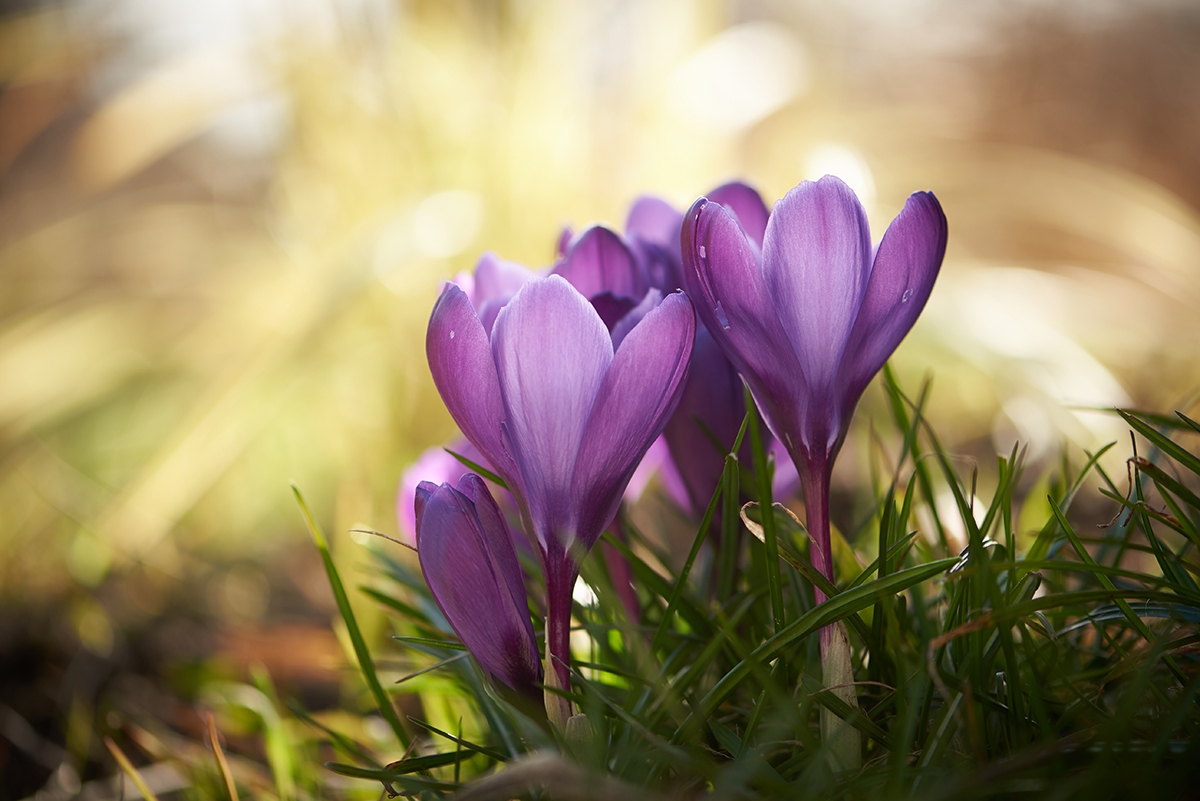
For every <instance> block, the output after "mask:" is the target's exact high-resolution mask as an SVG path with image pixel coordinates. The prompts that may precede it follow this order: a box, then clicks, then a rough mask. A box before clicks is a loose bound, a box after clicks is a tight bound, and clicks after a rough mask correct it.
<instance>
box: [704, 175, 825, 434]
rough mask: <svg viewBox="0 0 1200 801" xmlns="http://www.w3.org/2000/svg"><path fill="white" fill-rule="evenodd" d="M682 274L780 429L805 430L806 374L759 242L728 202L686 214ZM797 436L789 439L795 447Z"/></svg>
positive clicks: (775, 429) (772, 423) (710, 325)
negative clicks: (770, 286) (780, 314)
mask: <svg viewBox="0 0 1200 801" xmlns="http://www.w3.org/2000/svg"><path fill="white" fill-rule="evenodd" d="M681 242H682V245H683V263H684V276H685V279H686V282H687V290H688V293H689V295H690V296H691V298H692V300H693V301H694V302H695V304H696V311H697V313H698V314H699V315H700V319H701V320H702V321H703V322H704V325H705V327H707V328H708V331H709V333H711V334H712V336H713V339H714V340H715V341H716V343H717V344H718V345H719V346H720V348H721V350H722V351H723V352H724V353H725V356H726V358H728V359H729V361H730V362H732V363H733V366H734V368H735V369H736V370H737V371H738V372H739V373H741V374H742V377H743V378H744V379H746V382H747V383H748V384H749V385H750V390H751V392H753V393H754V397H755V400H757V401H758V405H759V408H760V409H761V410H762V413H763V415H764V416H765V417H766V419H767V423H768V425H770V427H771V430H772V431H773V432H774V433H775V435H776V436H777V437H779V438H780V439H783V440H785V441H786V440H787V439H788V438H789V436H799V433H800V431H801V430H802V427H801V424H802V422H803V416H804V411H805V410H804V409H803V408H802V407H801V406H800V405H799V404H798V403H797V399H802V398H805V397H806V393H807V383H806V376H805V373H804V370H803V368H802V367H801V364H800V362H799V360H798V359H797V357H796V353H795V351H793V350H792V345H791V341H790V340H789V339H788V335H787V333H786V332H785V331H784V330H783V326H781V325H780V321H779V319H778V318H777V317H776V314H775V307H774V304H773V303H772V301H771V296H770V295H769V294H768V290H767V285H766V282H765V281H764V280H763V274H762V269H761V268H760V266H759V261H758V254H757V253H755V251H754V245H753V243H751V242H750V240H749V239H747V238H746V235H745V233H743V231H742V229H741V227H740V226H739V225H738V223H737V221H736V220H734V219H733V217H732V216H730V214H729V212H727V211H726V210H725V209H724V207H722V206H720V205H718V204H716V203H712V202H709V201H708V200H707V199H705V198H701V199H699V200H697V201H696V202H695V203H694V204H693V205H692V208H691V209H690V210H689V211H688V213H687V216H686V217H685V219H684V222H683V235H682V237H681ZM798 444H799V443H795V442H789V443H788V447H789V450H790V449H791V448H792V447H794V446H795V445H798Z"/></svg>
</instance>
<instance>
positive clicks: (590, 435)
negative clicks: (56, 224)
mask: <svg viewBox="0 0 1200 801" xmlns="http://www.w3.org/2000/svg"><path fill="white" fill-rule="evenodd" d="M945 245H946V222H945V218H944V216H943V215H942V213H941V208H940V207H939V205H938V203H937V200H936V199H935V198H934V197H933V195H932V194H929V193H917V194H914V195H913V196H912V197H911V198H909V200H908V203H907V205H906V206H905V208H904V211H903V212H901V214H900V216H899V217H897V218H896V220H895V221H894V222H893V223H892V225H891V226H890V227H889V228H888V230H887V233H886V234H885V235H884V237H883V240H882V241H881V242H880V244H879V246H878V248H877V249H872V246H871V239H870V232H869V229H868V227H867V222H866V216H865V213H864V212H863V209H862V206H861V205H860V204H859V202H858V200H857V198H856V197H855V196H854V194H853V192H851V191H850V189H849V188H848V187H846V185H845V184H843V183H842V182H841V181H839V180H838V179H836V178H833V177H828V176H827V177H826V178H823V179H822V180H821V181H819V182H816V183H812V182H805V183H803V184H801V185H800V186H798V187H796V188H795V189H793V190H792V191H791V192H789V193H788V194H787V196H786V197H784V198H783V199H782V200H780V201H779V202H778V203H777V204H776V205H775V208H774V210H773V211H771V212H768V210H767V207H766V205H765V204H764V203H763V202H762V200H761V198H760V197H759V196H758V194H757V193H756V192H755V191H754V190H753V189H751V188H750V187H748V186H746V185H744V184H740V183H735V184H727V185H725V186H722V187H719V188H718V189H716V190H714V191H713V192H710V193H709V194H708V195H707V196H706V197H704V198H701V199H699V200H697V201H696V203H695V204H694V205H693V206H692V207H691V209H690V210H689V211H688V212H687V213H686V214H680V213H679V212H678V211H677V210H675V209H674V208H673V207H671V206H670V205H669V204H667V203H665V202H664V201H661V200H658V199H656V198H642V199H640V200H639V201H638V202H637V203H635V204H634V206H633V208H632V210H631V212H630V215H629V219H628V221H627V224H626V229H625V233H624V234H619V233H617V232H615V231H613V230H611V229H608V228H605V227H602V226H592V227H589V228H587V229H585V230H583V231H582V232H580V233H578V234H572V233H571V232H570V231H567V232H564V234H563V236H562V237H561V238H560V245H559V258H558V260H557V262H556V263H555V264H554V265H553V266H552V267H550V268H548V269H547V270H540V271H539V270H531V269H529V268H527V267H524V266H523V265H519V264H514V263H512V262H505V261H503V260H501V259H499V258H498V257H496V256H494V255H493V254H486V255H485V256H484V257H483V258H482V259H481V260H480V263H479V265H478V266H477V268H476V271H475V274H474V275H473V276H467V277H464V278H463V279H461V280H460V281H459V283H458V284H449V285H447V287H446V288H445V290H444V291H443V292H442V295H441V297H440V298H439V299H438V301H437V303H436V305H435V306H434V309H433V313H432V316H431V318H430V322H429V329H428V334H427V338H426V351H427V356H428V359H429V365H430V369H431V371H432V373H433V378H434V382H435V384H436V385H437V388H438V390H439V392H440V393H441V395H442V398H443V400H444V401H445V403H446V406H447V407H448V409H449V410H450V413H451V415H452V416H453V417H454V420H455V422H456V423H457V424H458V426H459V428H460V430H461V431H462V433H463V435H464V436H465V437H466V439H467V441H469V443H470V447H471V449H472V452H471V458H472V459H475V458H476V457H478V461H479V462H480V463H481V464H486V465H487V466H488V467H489V468H490V469H491V470H492V471H493V472H494V473H495V474H496V475H497V476H499V477H500V479H501V480H503V482H504V483H505V485H506V486H507V488H508V490H509V491H510V492H511V494H512V500H513V503H514V505H515V508H516V514H517V516H518V517H519V519H520V522H521V526H522V528H523V529H524V531H525V534H526V536H528V537H529V539H530V541H531V543H532V544H533V547H534V549H535V551H536V553H537V556H538V559H539V561H540V566H541V569H542V574H543V579H544V583H545V588H546V596H545V613H546V649H545V663H544V665H545V667H544V670H539V667H538V661H539V660H538V657H537V648H536V643H535V641H534V638H533V632H532V628H531V626H530V619H529V614H528V608H527V606H526V603H527V602H526V601H525V595H524V593H525V588H524V582H523V579H522V575H521V570H520V566H519V563H518V560H517V558H516V556H515V551H514V546H513V541H512V539H511V534H510V532H509V529H508V527H507V524H506V523H505V521H504V516H503V514H502V513H501V512H500V507H499V506H498V505H497V503H496V501H495V500H494V499H493V498H492V496H491V494H490V493H489V491H488V489H487V486H486V484H485V483H484V482H483V480H482V479H480V478H479V477H477V476H475V475H473V474H466V475H463V470H462V468H459V467H451V466H448V465H444V464H443V465H441V467H439V469H446V470H447V473H446V474H445V476H444V477H443V480H442V483H440V484H439V483H431V482H426V483H421V484H417V483H416V482H415V481H411V480H410V481H409V483H408V492H410V493H412V494H411V496H408V497H411V498H412V500H411V501H410V502H411V503H412V507H413V511H414V514H415V518H414V520H413V526H414V527H415V529H416V538H417V548H418V552H419V555H420V560H421V565H422V570H423V572H424V574H425V577H426V580H427V582H428V584H429V586H430V588H431V591H432V593H433V595H434V598H435V600H436V601H437V602H438V604H439V605H440V606H441V608H442V610H443V612H444V613H445V615H446V618H447V620H448V622H449V623H450V625H451V626H452V627H453V628H454V630H455V631H456V632H457V633H458V635H459V637H460V639H461V640H462V642H463V643H464V645H466V647H467V648H468V649H469V650H470V651H471V653H472V654H474V655H475V657H476V659H477V661H478V662H479V663H480V665H481V666H482V667H483V668H484V669H485V670H486V671H487V672H488V673H489V674H491V675H492V676H493V677H494V679H495V680H496V681H497V682H499V683H502V684H505V685H507V686H510V687H512V688H514V689H516V690H520V691H523V692H525V691H529V689H530V688H531V687H534V686H536V685H537V684H538V683H539V682H540V683H544V685H545V686H546V687H547V688H549V689H550V690H554V689H561V688H566V687H568V686H569V684H570V682H569V679H570V674H569V664H570V658H569V637H568V634H569V621H570V608H571V592H572V588H573V585H574V583H575V580H576V578H577V577H578V573H579V564H580V560H581V559H582V558H583V557H584V556H585V555H586V554H587V552H588V550H589V549H590V548H591V547H592V546H593V545H594V544H595V542H596V540H597V539H598V538H599V536H600V534H601V533H602V532H603V531H604V530H605V529H606V527H608V526H609V525H610V523H611V522H612V521H613V518H614V516H615V515H616V513H617V510H618V506H619V504H620V502H621V497H622V494H623V493H624V492H625V491H626V489H627V487H628V485H629V483H630V479H631V477H632V476H633V475H634V472H635V470H636V469H637V468H638V466H639V463H641V462H642V459H643V457H644V456H645V454H646V453H647V451H648V450H649V449H650V448H651V446H652V444H654V443H655V441H656V439H657V438H658V437H659V436H660V435H663V437H664V440H665V444H666V447H665V448H664V447H656V450H657V451H667V452H669V454H670V459H669V462H668V464H667V465H666V466H665V467H666V469H665V470H664V473H665V475H667V476H673V477H674V479H675V482H676V484H677V485H681V486H679V489H680V490H681V491H680V492H679V493H678V495H679V496H680V497H681V501H682V502H683V504H684V505H685V506H686V507H688V508H691V509H693V510H695V509H698V508H700V507H702V506H703V505H704V504H705V503H707V500H708V498H709V496H710V495H711V494H712V491H713V489H714V488H715V486H716V483H717V481H718V479H719V476H720V471H721V465H722V463H723V460H724V453H722V451H721V447H724V448H726V449H728V448H729V447H731V445H732V443H733V439H734V434H735V433H736V431H737V427H738V424H740V422H741V419H742V417H743V415H744V412H745V408H744V403H743V398H742V392H741V381H742V380H744V381H745V382H746V384H747V385H748V386H749V388H750V391H751V393H752V395H753V396H754V399H755V402H756V403H757V405H758V407H759V409H760V410H761V412H762V414H763V416H764V418H765V420H766V422H767V424H768V426H769V428H770V431H771V432H772V433H773V434H774V436H775V438H776V440H777V442H778V447H780V448H783V449H786V452H787V453H788V454H789V455H790V457H791V459H790V461H791V463H792V465H793V466H794V469H795V471H796V473H793V474H792V475H793V476H794V475H796V474H798V475H799V477H800V478H801V479H802V481H803V484H804V495H805V501H806V510H807V516H808V521H807V522H808V529H809V533H810V536H811V537H812V539H813V544H814V546H815V547H816V550H817V551H819V554H820V560H819V564H818V568H819V569H820V570H821V571H822V572H823V573H824V574H825V575H826V576H827V577H830V578H832V575H833V573H832V571H833V564H832V553H831V549H830V547H829V519H828V494H829V478H830V471H831V469H832V466H833V462H834V459H835V458H836V456H837V453H838V450H839V449H840V448H841V445H842V442H843V441H844V439H845V437H846V432H847V429H848V426H849V423H850V419H851V416H852V414H853V411H854V407H855V406H856V404H857V403H858V399H859V397H860V396H861V394H862V392H863V390H864V389H865V387H866V385H867V383H868V382H869V381H870V380H871V378H872V377H873V376H874V375H875V373H876V372H878V370H879V369H880V367H882V365H883V363H884V361H885V360H886V359H887V358H888V356H889V355H890V354H891V353H892V351H893V350H894V349H895V348H896V346H897V345H898V344H899V343H900V341H901V339H902V338H903V337H904V335H905V334H906V333H907V332H908V330H909V329H910V328H911V327H912V325H913V323H914V322H915V320H916V318H917V315H918V314H919V313H920V311H921V309H922V308H923V307H924V305H925V302H926V300H927V298H928V297H929V293H930V290H931V289H932V286H933V282H934V279H935V278H936V276H937V273H938V270H939V268H940V264H941V260H942V256H943V254H944V251H945ZM681 288H682V289H684V290H686V293H685V292H682V291H677V290H679V289H681ZM689 298H690V299H691V300H689ZM693 302H694V304H695V308H694V310H693ZM697 314H698V315H699V318H700V321H701V323H702V325H699V326H698V325H697V322H696V315H697ZM689 372H690V376H691V377H690V378H689ZM677 407H678V412H676V409H677ZM673 415H674V417H673ZM714 437H715V438H716V439H717V440H718V445H719V446H720V447H716V446H714V445H713V443H712V439H713V438H714ZM430 466H431V467H432V466H433V462H430ZM779 472H780V473H781V474H782V478H783V482H784V483H785V484H786V482H787V471H786V470H781V471H779ZM664 483H668V484H669V483H670V482H664ZM777 486H778V483H777ZM405 501H406V502H409V501H407V498H405ZM401 513H402V515H404V514H405V510H403V509H402V510H401ZM819 600H821V599H819ZM826 639H827V638H826V637H825V636H823V637H822V646H823V648H824V645H825V642H826ZM545 700H546V708H547V713H548V715H549V717H550V719H551V720H552V721H553V722H555V723H556V724H557V725H560V726H562V725H565V721H566V719H567V717H568V716H569V715H570V714H571V709H570V706H569V704H566V703H565V702H564V701H563V700H562V699H561V698H560V697H559V696H558V695H556V694H555V693H553V692H548V693H547V695H546V697H545Z"/></svg>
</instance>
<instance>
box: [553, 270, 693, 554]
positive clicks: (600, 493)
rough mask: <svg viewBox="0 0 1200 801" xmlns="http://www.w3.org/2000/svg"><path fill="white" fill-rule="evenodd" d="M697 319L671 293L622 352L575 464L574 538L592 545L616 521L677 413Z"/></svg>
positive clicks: (684, 301) (683, 301)
mask: <svg viewBox="0 0 1200 801" xmlns="http://www.w3.org/2000/svg"><path fill="white" fill-rule="evenodd" d="M695 336H696V317H695V314H694V312H693V311H692V304H691V302H689V301H688V299H687V296H685V295H683V294H682V293H676V294H673V295H670V296H668V297H667V298H665V299H664V300H663V302H662V303H661V304H659V306H658V308H656V309H654V310H653V311H651V312H650V313H649V314H647V315H646V317H645V318H644V319H643V320H642V322H641V323H639V324H638V325H637V326H636V327H635V328H634V329H633V330H632V331H630V332H629V335H628V336H626V337H625V340H624V341H623V342H622V343H621V347H620V348H619V349H618V350H617V352H616V355H615V356H614V357H613V360H612V366H611V367H609V369H608V374H607V375H606V376H605V377H604V384H603V386H601V387H600V391H599V394H598V395H597V397H596V404H595V407H594V408H593V410H592V414H591V417H590V419H589V420H588V422H587V430H586V431H585V433H584V436H583V443H582V445H581V447H580V450H579V459H578V462H577V463H576V465H575V477H574V482H573V493H572V494H573V497H574V498H575V499H576V501H575V503H576V509H575V510H574V511H575V513H576V517H575V519H576V521H577V523H578V528H577V529H576V531H575V533H576V535H577V536H578V537H579V539H580V540H581V541H582V542H583V544H584V545H585V546H587V547H591V545H592V544H593V543H594V542H595V540H596V538H597V537H599V536H600V534H601V532H602V531H603V530H604V529H605V527H607V526H608V524H609V523H610V522H612V519H613V516H614V515H615V514H616V512H617V506H618V505H619V503H620V500H621V493H622V492H624V490H625V486H626V485H627V484H628V483H629V479H630V477H631V476H632V475H633V471H634V469H635V468H636V467H637V465H638V462H640V461H641V459H642V456H643V455H645V453H646V449H647V448H649V447H650V444H651V443H652V442H654V439H655V437H657V436H658V435H659V434H660V433H661V432H662V429H663V426H664V425H666V422H667V419H668V418H669V417H670V415H671V413H672V412H673V411H675V406H676V404H677V403H678V402H679V395H680V393H681V392H682V390H683V382H684V380H685V379H686V378H687V371H688V366H689V364H690V361H691V355H692V342H693V340H694V339H695Z"/></svg>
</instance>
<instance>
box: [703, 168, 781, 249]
mask: <svg viewBox="0 0 1200 801" xmlns="http://www.w3.org/2000/svg"><path fill="white" fill-rule="evenodd" d="M706 197H707V198H708V199H709V200H711V201H712V202H713V203H720V204H721V205H722V206H724V207H725V208H726V209H727V210H728V211H731V212H733V216H734V218H735V219H736V220H737V221H738V224H739V225H741V226H742V230H743V231H745V232H746V236H748V237H750V238H751V239H752V240H754V244H756V245H758V247H759V248H760V249H761V248H762V244H763V234H764V233H765V232H766V230H767V217H768V216H769V211H768V209H767V204H766V203H764V202H763V199H762V195H760V194H758V192H756V191H754V190H753V189H752V188H750V187H749V186H747V185H746V184H744V183H742V182H741V181H732V182H730V183H727V184H723V185H721V186H718V187H717V188H716V189H714V190H713V191H711V192H709V193H708V195H706Z"/></svg>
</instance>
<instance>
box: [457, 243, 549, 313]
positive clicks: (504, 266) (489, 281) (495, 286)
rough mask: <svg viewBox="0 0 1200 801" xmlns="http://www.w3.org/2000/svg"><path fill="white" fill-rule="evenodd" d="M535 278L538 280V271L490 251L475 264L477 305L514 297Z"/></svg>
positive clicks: (475, 297)
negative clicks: (499, 298) (504, 297)
mask: <svg viewBox="0 0 1200 801" xmlns="http://www.w3.org/2000/svg"><path fill="white" fill-rule="evenodd" d="M534 278H537V271H536V270H532V269H530V268H529V267H526V266H525V265H524V264H520V263H518V262H515V261H507V260H505V259H502V258H500V257H499V256H497V255H496V254H495V253H493V252H492V251H490V250H489V251H488V252H487V253H484V254H483V255H482V256H480V257H479V261H478V262H476V263H475V294H474V296H473V298H474V300H475V305H476V306H479V305H480V304H482V303H484V302H485V301H487V300H490V299H491V298H497V297H500V296H502V295H505V296H508V297H512V296H513V295H515V294H516V292H517V290H518V289H520V288H521V287H523V286H525V283H526V282H527V281H531V280H533V279H534Z"/></svg>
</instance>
